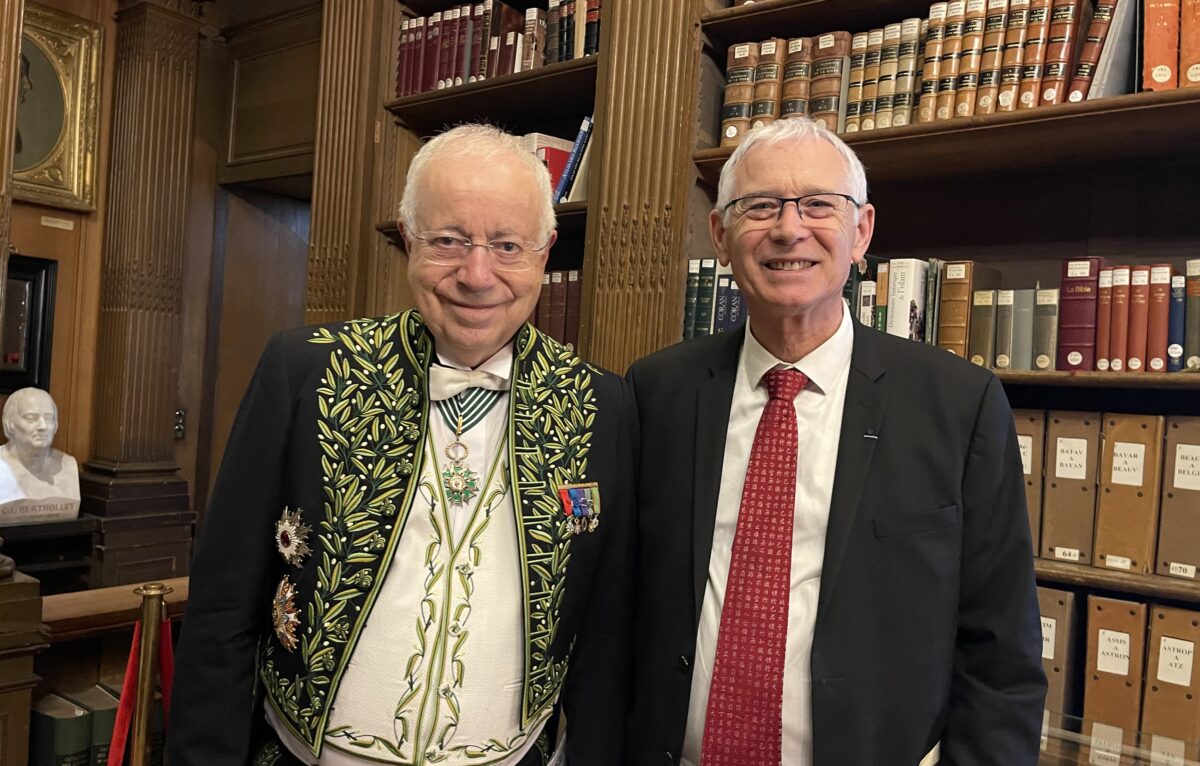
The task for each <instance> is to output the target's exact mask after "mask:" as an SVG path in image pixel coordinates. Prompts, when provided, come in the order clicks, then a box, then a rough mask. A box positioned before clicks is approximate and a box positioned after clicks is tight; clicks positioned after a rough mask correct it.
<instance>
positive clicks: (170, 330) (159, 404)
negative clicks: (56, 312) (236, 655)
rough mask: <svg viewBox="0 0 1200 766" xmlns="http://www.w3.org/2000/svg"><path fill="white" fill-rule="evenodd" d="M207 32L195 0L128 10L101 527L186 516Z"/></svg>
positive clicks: (105, 377) (99, 409)
mask: <svg viewBox="0 0 1200 766" xmlns="http://www.w3.org/2000/svg"><path fill="white" fill-rule="evenodd" d="M199 32H200V22H199V19H198V18H197V16H196V11H195V8H194V4H193V3H192V2H190V1H189V0H122V2H121V3H120V6H119V10H118V12H117V40H116V46H117V53H116V57H117V61H116V76H115V95H114V109H113V126H112V148H111V151H112V155H111V157H112V159H111V171H110V181H109V197H108V219H107V223H106V232H105V242H104V265H103V276H102V280H103V281H102V286H101V298H100V332H99V347H98V354H97V365H96V367H97V369H96V378H97V386H96V410H95V412H96V414H95V424H94V437H93V448H92V449H93V453H92V459H91V460H90V461H88V463H87V464H86V465H85V466H84V475H83V477H82V487H81V489H82V493H83V509H84V510H86V511H89V512H91V513H95V514H97V515H101V516H105V517H118V516H120V517H124V516H129V515H144V514H163V513H168V512H173V513H175V514H176V516H175V517H172V518H171V519H165V520H162V519H160V520H159V523H158V525H157V526H158V527H159V528H161V527H164V526H166V525H167V522H170V521H173V522H178V521H181V520H182V519H180V518H179V516H181V515H182V513H181V512H186V511H188V506H189V501H188V495H187V482H186V481H185V480H184V479H182V478H181V477H180V476H179V472H178V471H179V468H178V465H177V464H176V461H175V457H174V417H175V410H176V408H177V407H178V401H179V393H178V389H179V381H178V371H179V364H180V358H179V355H180V352H179V345H180V342H181V319H180V305H181V292H180V285H181V280H182V275H183V252H184V243H183V231H184V222H185V220H186V218H187V215H186V213H187V211H186V198H187V188H188V184H187V178H188V172H189V167H190V152H191V146H192V112H193V105H194V100H195V88H196V57H197V49H198V40H199ZM187 515H189V516H190V514H187ZM163 534H165V533H163ZM161 538H162V535H156V536H155V537H154V538H153V539H154V541H155V542H157V541H158V540H160V539H161ZM103 542H104V541H102V544H103ZM143 544H144V543H143ZM184 565H186V558H185V562H184ZM93 575H94V576H95V575H96V570H95V568H94V569H93ZM164 576H169V575H167V574H166V573H164ZM104 579H105V580H108V579H111V578H110V577H109V576H108V575H107V574H106V575H105V578H104ZM93 584H99V583H93ZM106 584H107V583H106Z"/></svg>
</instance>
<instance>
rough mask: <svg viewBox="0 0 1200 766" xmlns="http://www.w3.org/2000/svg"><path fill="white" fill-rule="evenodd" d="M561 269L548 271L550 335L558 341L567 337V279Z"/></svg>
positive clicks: (564, 340) (564, 341)
mask: <svg viewBox="0 0 1200 766" xmlns="http://www.w3.org/2000/svg"><path fill="white" fill-rule="evenodd" d="M564 277H566V274H565V273H564V272H562V271H552V272H550V337H552V338H554V339H555V340H556V341H558V342H559V343H566V339H567V281H566V279H565V278H564Z"/></svg>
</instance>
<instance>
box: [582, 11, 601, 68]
mask: <svg viewBox="0 0 1200 766" xmlns="http://www.w3.org/2000/svg"><path fill="white" fill-rule="evenodd" d="M600 6H601V4H600V0H587V16H586V17H585V19H586V21H585V24H584V28H583V55H585V56H591V55H594V54H596V53H599V52H600Z"/></svg>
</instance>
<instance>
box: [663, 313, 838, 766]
mask: <svg viewBox="0 0 1200 766" xmlns="http://www.w3.org/2000/svg"><path fill="white" fill-rule="evenodd" d="M850 321H851V320H850V312H849V311H848V310H846V309H845V307H844V305H843V309H842V322H841V324H840V325H839V326H838V329H837V331H836V332H834V334H833V336H832V337H830V338H829V340H827V341H825V342H824V343H823V344H821V345H820V346H818V347H817V348H816V349H814V350H813V351H812V353H810V354H808V356H805V357H804V358H803V359H801V360H800V361H798V362H796V363H795V364H787V363H784V362H781V361H779V360H778V359H776V358H775V357H774V356H772V355H771V353H770V352H769V351H767V350H766V349H765V348H763V347H762V345H761V344H760V343H759V342H758V341H757V340H756V339H755V337H754V333H753V324H750V325H748V326H747V329H746V340H745V342H744V343H743V344H742V351H741V356H740V357H739V359H738V368H737V377H736V378H735V380H734V384H733V404H732V406H731V407H730V409H729V430H728V431H727V432H726V435H725V460H724V463H723V464H722V467H721V490H720V494H719V495H718V499H717V517H716V524H715V526H714V529H713V542H712V555H711V557H710V558H709V561H708V584H707V586H706V587H705V589H704V604H703V607H702V609H701V611H700V626H699V629H698V631H697V634H696V657H695V662H694V667H693V671H692V691H691V699H690V702H689V705H688V721H687V731H686V733H685V735H684V739H683V753H682V759H681V764H683V766H698V765H699V763H700V752H701V746H702V744H703V742H704V718H705V715H706V714H707V712H708V690H709V685H710V684H711V682H712V672H713V663H714V659H715V657H716V652H717V636H718V633H719V631H720V627H721V607H722V605H723V604H724V601H725V584H726V580H727V579H728V578H729V564H730V557H731V555H732V551H733V539H734V535H735V532H736V531H737V518H738V509H739V508H740V507H741V502H742V486H743V485H744V484H745V481H746V469H747V466H748V465H749V463H750V449H751V447H752V446H753V444H754V433H755V431H756V430H757V429H758V421H759V419H760V418H761V417H762V412H763V409H764V408H765V407H766V406H767V399H768V397H767V390H766V386H764V385H760V382H761V380H762V377H763V376H764V375H765V374H766V373H767V372H769V371H770V370H773V369H776V368H795V369H798V370H800V371H801V372H803V373H804V374H805V375H807V376H808V378H809V380H810V381H811V382H810V383H809V384H808V386H807V387H805V388H804V390H802V391H801V392H800V393H799V394H797V395H796V399H795V406H796V425H797V436H798V440H797V442H798V454H797V458H798V459H797V463H796V508H795V514H794V521H793V528H792V569H791V592H790V596H789V598H788V627H787V631H788V633H787V646H786V649H785V664H784V670H783V750H782V759H783V763H785V764H787V766H805V765H806V764H811V763H812V671H811V653H812V639H813V629H814V626H815V624H816V617H817V595H818V593H819V591H820V588H821V566H822V564H823V562H824V557H825V528H826V526H827V523H828V521H829V502H830V498H831V497H832V495H833V473H834V468H835V467H836V465H837V450H838V441H839V438H840V436H841V427H842V408H843V404H844V403H845V399H846V381H847V379H848V377H849V373H850V352H851V350H852V349H853V346H854V330H853V327H852V326H851V324H850Z"/></svg>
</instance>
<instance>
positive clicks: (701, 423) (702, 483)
mask: <svg viewBox="0 0 1200 766" xmlns="http://www.w3.org/2000/svg"><path fill="white" fill-rule="evenodd" d="M745 327H746V326H745V325H742V327H741V329H739V330H738V331H736V332H732V333H729V334H728V335H727V336H725V337H724V338H721V339H720V345H719V346H718V351H717V353H716V354H715V355H714V356H713V362H712V366H711V367H710V368H709V376H708V378H707V379H705V380H703V381H702V382H701V383H700V385H699V386H698V387H697V390H696V439H695V442H694V444H695V466H694V473H693V476H694V483H695V486H694V489H693V492H694V504H695V505H694V507H693V513H692V519H693V521H692V567H693V572H692V578H693V583H692V584H693V588H694V594H693V595H694V599H695V600H694V606H695V611H694V612H693V613H692V616H693V622H694V623H696V624H697V625H698V624H699V620H700V607H701V604H702V603H703V601H704V587H705V582H706V581H707V579H708V559H709V554H710V553H711V552H712V541H713V527H714V525H715V524H716V518H717V497H718V495H719V494H720V491H721V465H722V463H723V461H724V457H725V433H726V431H727V430H728V428H729V408H730V406H731V405H732V403H733V383H734V379H735V377H736V375H737V365H738V354H739V352H740V351H741V348H742V339H743V337H744V336H745V332H746V330H745Z"/></svg>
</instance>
